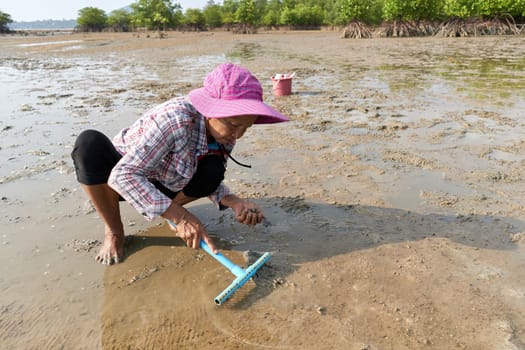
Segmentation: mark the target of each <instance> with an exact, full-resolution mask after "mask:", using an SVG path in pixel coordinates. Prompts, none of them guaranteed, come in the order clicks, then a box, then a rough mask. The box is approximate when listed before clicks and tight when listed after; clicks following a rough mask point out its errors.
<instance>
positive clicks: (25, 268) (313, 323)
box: [0, 32, 525, 350]
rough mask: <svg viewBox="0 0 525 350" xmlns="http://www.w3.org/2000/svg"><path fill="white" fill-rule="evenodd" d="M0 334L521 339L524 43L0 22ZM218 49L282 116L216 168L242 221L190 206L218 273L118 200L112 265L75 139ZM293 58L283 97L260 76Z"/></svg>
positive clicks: (73, 345)
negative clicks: (264, 260)
mask: <svg viewBox="0 0 525 350" xmlns="http://www.w3.org/2000/svg"><path fill="white" fill-rule="evenodd" d="M0 47H1V49H0V77H1V78H0V79H1V91H2V94H0V113H1V115H2V116H3V117H2V119H1V120H0V136H1V137H0V164H2V166H1V167H0V197H1V201H0V204H1V205H0V208H1V209H0V224H1V226H2V228H1V229H0V232H1V234H0V242H1V245H0V253H1V255H2V266H1V267H0V273H1V274H0V291H1V292H2V300H1V302H0V340H1V342H2V344H4V345H5V346H6V348H13V349H14V348H20V349H22V348H23V349H37V348H38V349H42V348H68V349H153V348H157V349H159V348H160V349H162V348H180V349H216V348H220V347H222V348H225V349H299V348H300V349H360V350H361V349H370V350H372V349H476V350H477V349H487V350H489V349H509V350H515V349H516V350H517V349H523V348H524V347H525V317H524V316H523V315H524V314H525V288H524V286H523V283H522V281H523V280H524V279H525V269H524V266H525V255H524V242H525V239H524V232H525V222H524V219H525V215H524V208H525V200H524V198H523V196H522V194H523V193H524V192H525V182H524V181H523V177H522V175H521V174H522V173H523V171H524V170H525V169H524V165H525V163H524V161H525V157H524V156H523V154H522V152H521V150H522V148H523V136H524V132H523V130H524V124H523V123H524V122H523V116H524V115H523V110H525V92H524V91H525V86H524V85H525V73H524V72H525V71H524V70H523V67H524V66H525V59H524V58H523V57H525V52H524V46H523V38H522V37H519V36H512V37H504V36H502V37H482V38H460V39H458V38H446V39H445V38H413V39H409V38H404V39H380V38H377V39H370V40H343V39H340V37H339V35H338V33H334V32H272V33H260V34H256V35H242V36H241V35H232V34H231V33H204V34H203V33H201V34H198V33H193V34H191V33H184V34H183V33H169V35H168V37H167V38H166V39H162V40H159V39H153V38H146V37H136V36H132V35H131V34H85V35H84V34H76V35H62V36H50V37H34V38H32V37H15V36H3V37H0ZM224 61H233V62H236V63H240V64H242V65H244V66H245V67H247V68H249V69H250V70H252V72H254V73H255V74H256V75H257V76H258V77H259V79H260V80H261V83H262V84H263V87H264V90H265V100H266V101H267V102H268V103H269V104H271V105H273V106H275V107H276V108H278V109H279V110H281V111H282V112H284V113H286V114H288V115H290V117H291V122H289V123H287V124H286V125H285V124H282V125H269V126H256V127H253V128H251V129H250V130H249V131H248V132H247V134H246V135H245V137H244V138H243V139H241V140H240V141H239V144H238V147H236V149H235V155H234V156H235V157H236V159H239V160H241V161H243V162H248V163H250V164H252V166H253V168H252V169H251V170H246V169H244V168H240V167H237V166H236V165H235V164H230V165H229V168H228V171H227V175H226V183H227V184H228V185H229V186H230V187H231V188H232V189H234V190H235V191H236V192H237V193H238V194H239V195H241V196H245V197H248V198H251V199H253V200H254V201H256V202H257V203H258V204H259V205H260V206H261V207H262V208H263V209H264V211H265V214H266V216H267V218H268V224H267V225H261V226H258V227H256V228H249V227H245V226H242V225H240V224H237V223H235V220H234V219H233V217H232V215H231V213H229V212H218V211H216V210H215V209H214V208H213V207H212V206H211V204H209V202H207V201H206V200H201V201H199V202H198V203H196V204H195V205H193V206H191V209H190V210H192V212H194V213H195V214H196V215H198V216H199V217H200V218H202V220H203V222H204V223H205V224H206V226H207V228H208V230H209V231H210V232H211V233H212V234H213V235H214V239H215V241H216V242H218V245H219V247H220V248H221V249H222V251H223V253H224V254H225V255H226V256H228V257H229V258H231V259H232V260H233V261H234V262H236V263H238V264H241V265H242V264H244V263H245V261H244V259H243V252H245V251H246V250H253V251H256V252H264V251H271V252H272V253H273V258H272V259H271V260H270V262H269V264H268V266H266V267H265V268H264V269H263V270H262V271H261V272H260V273H259V274H258V276H257V278H255V279H254V281H250V282H249V283H248V284H247V285H245V286H244V287H243V288H242V289H241V290H239V291H238V292H237V293H236V294H235V296H234V298H232V299H231V300H229V301H228V302H227V303H226V304H224V305H222V306H220V307H217V306H215V305H214V303H213V298H214V297H215V296H216V295H217V294H218V293H219V292H220V291H222V290H223V289H224V288H225V287H226V286H227V285H228V284H229V283H230V282H231V281H232V275H231V273H229V272H228V271H227V270H225V269H224V268H223V267H222V266H221V265H219V264H218V263H216V262H215V261H214V260H213V259H211V258H210V257H209V256H207V255H206V254H205V253H204V252H202V251H195V250H191V249H188V248H186V247H184V246H183V245H182V244H181V242H180V241H179V240H178V239H176V238H174V237H173V235H172V234H171V233H170V232H169V230H168V228H167V226H166V224H165V223H164V222H162V221H161V220H157V221H153V222H146V221H144V220H143V219H142V218H141V217H140V215H138V214H137V213H135V212H134V211H133V210H132V208H130V207H129V206H128V205H127V204H125V203H123V204H122V212H123V220H124V225H125V227H126V233H127V235H128V237H127V242H126V249H127V252H128V253H127V257H126V259H125V260H124V262H123V263H121V264H118V265H113V266H110V267H103V266H100V265H98V264H96V263H95V262H94V259H93V258H94V256H95V255H96V253H97V252H98V249H99V246H100V241H101V240H102V238H103V237H102V235H103V226H102V224H101V223H100V220H99V218H98V216H97V214H96V212H95V211H94V210H93V208H92V207H91V205H90V203H89V202H88V201H87V200H86V197H85V196H84V194H83V193H82V191H81V189H80V188H79V186H78V184H77V183H76V181H75V175H74V172H73V169H72V164H71V161H70V159H69V153H70V152H71V147H72V144H73V142H74V139H75V137H76V135H78V133H80V132H81V131H82V130H84V129H87V128H96V129H98V130H101V131H103V132H105V133H106V134H107V135H113V134H115V133H116V132H117V131H118V130H119V129H121V128H123V127H125V126H127V125H128V124H130V123H132V122H133V121H134V120H135V119H136V118H137V117H138V116H139V115H140V113H141V112H142V111H144V110H145V109H147V108H148V107H150V106H153V105H154V104H156V103H159V102H162V101H164V100H165V99H168V98H171V97H175V96H180V95H184V94H186V93H187V92H189V91H190V90H191V89H193V88H196V87H198V86H199V85H200V84H201V81H202V79H203V78H204V76H205V74H206V73H207V72H208V71H210V70H211V69H213V67H214V66H215V65H217V64H219V63H222V62H224ZM291 72H295V73H296V76H295V77H294V80H293V87H292V90H293V94H292V95H290V96H285V97H279V98H276V97H273V96H272V93H271V89H272V82H271V79H270V77H271V76H272V75H273V74H275V73H291Z"/></svg>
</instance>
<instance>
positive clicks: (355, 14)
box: [336, 0, 372, 24]
mask: <svg viewBox="0 0 525 350" xmlns="http://www.w3.org/2000/svg"><path fill="white" fill-rule="evenodd" d="M371 3H372V2H371V1H360V0H338V1H337V7H338V8H339V11H338V14H339V15H338V16H337V17H336V21H337V23H339V24H347V23H350V22H352V21H367V20H368V19H369V17H370V15H369V14H370V7H371Z"/></svg>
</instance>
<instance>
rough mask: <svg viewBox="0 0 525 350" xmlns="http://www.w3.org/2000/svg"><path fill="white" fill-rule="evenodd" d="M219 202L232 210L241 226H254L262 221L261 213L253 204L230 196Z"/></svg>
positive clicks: (262, 214) (262, 215)
mask: <svg viewBox="0 0 525 350" xmlns="http://www.w3.org/2000/svg"><path fill="white" fill-rule="evenodd" d="M227 197H228V198H227ZM221 202H222V203H223V204H224V205H226V206H228V207H230V208H232V210H233V211H234V213H235V218H236V219H237V221H239V222H240V223H242V224H245V225H250V226H254V225H257V224H259V223H261V222H262V221H263V220H264V213H263V211H262V210H261V208H259V206H258V205H257V204H255V203H252V202H250V201H247V200H245V199H242V198H239V197H237V196H232V195H230V196H226V197H225V198H223V200H222V201H221Z"/></svg>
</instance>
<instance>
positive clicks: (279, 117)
mask: <svg viewBox="0 0 525 350" xmlns="http://www.w3.org/2000/svg"><path fill="white" fill-rule="evenodd" d="M188 96H189V99H190V102H191V104H192V105H193V106H194V107H195V108H196V109H197V110H198V111H199V113H201V114H202V115H204V116H205V117H206V118H228V117H238V116H241V115H256V116H257V119H256V120H255V124H271V123H280V122H286V121H289V120H290V119H289V118H288V117H287V116H285V115H283V114H281V113H279V112H278V111H277V110H275V109H273V108H272V107H270V106H268V105H267V104H266V103H264V102H262V101H258V100H253V99H237V100H221V99H217V98H213V97H210V96H209V95H208V93H207V92H206V91H205V89H204V88H199V89H195V90H192V91H191V92H190V93H189V95H188Z"/></svg>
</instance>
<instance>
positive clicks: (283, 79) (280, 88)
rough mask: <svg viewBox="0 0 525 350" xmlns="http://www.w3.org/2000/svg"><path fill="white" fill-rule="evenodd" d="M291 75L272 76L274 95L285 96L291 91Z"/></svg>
mask: <svg viewBox="0 0 525 350" xmlns="http://www.w3.org/2000/svg"><path fill="white" fill-rule="evenodd" d="M292 78H293V77H292V76H290V75H288V74H276V75H274V76H273V77H272V82H273V94H274V96H287V95H290V94H291V93H292Z"/></svg>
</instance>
